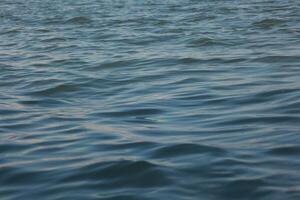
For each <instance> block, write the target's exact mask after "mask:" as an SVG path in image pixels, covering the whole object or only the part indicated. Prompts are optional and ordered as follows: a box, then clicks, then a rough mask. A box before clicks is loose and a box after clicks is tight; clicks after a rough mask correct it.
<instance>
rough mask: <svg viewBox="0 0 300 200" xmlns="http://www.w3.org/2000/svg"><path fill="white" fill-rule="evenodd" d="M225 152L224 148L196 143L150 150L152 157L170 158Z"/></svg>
mask: <svg viewBox="0 0 300 200" xmlns="http://www.w3.org/2000/svg"><path fill="white" fill-rule="evenodd" d="M210 153H211V154H220V155H222V154H225V153H226V151H225V150H224V149H221V148H218V147H213V146H206V145H198V144H174V145H169V146H166V147H160V148H159V149H157V150H155V151H154V152H152V157H154V158H166V157H168V158H170V157H178V156H189V155H192V154H210Z"/></svg>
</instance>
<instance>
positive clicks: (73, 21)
mask: <svg viewBox="0 0 300 200" xmlns="http://www.w3.org/2000/svg"><path fill="white" fill-rule="evenodd" d="M91 22H92V20H91V19H90V18H89V17H85V16H77V17H73V18H70V19H68V20H67V21H66V22H65V23H67V24H79V25H83V24H89V23H91Z"/></svg>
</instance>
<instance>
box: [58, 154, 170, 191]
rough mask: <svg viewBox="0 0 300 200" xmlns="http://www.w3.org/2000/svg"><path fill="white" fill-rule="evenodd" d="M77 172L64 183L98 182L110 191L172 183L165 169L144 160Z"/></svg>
mask: <svg viewBox="0 0 300 200" xmlns="http://www.w3.org/2000/svg"><path fill="white" fill-rule="evenodd" d="M77 170H78V173H76V170H74V172H73V174H71V175H69V176H68V177H66V178H64V180H63V182H65V181H67V182H74V181H84V180H87V181H96V182H98V183H99V184H100V185H101V186H102V187H105V188H110V189H112V188H122V187H125V188H129V187H133V188H143V187H148V188H149V187H160V186H164V185H167V184H170V183H171V180H170V178H169V177H168V173H167V171H166V170H165V169H164V168H163V167H161V166H159V165H156V164H153V163H151V162H148V161H144V160H141V161H130V160H120V161H111V162H97V163H94V164H90V165H87V166H84V167H81V168H78V169H77ZM101 182H102V183H103V184H101Z"/></svg>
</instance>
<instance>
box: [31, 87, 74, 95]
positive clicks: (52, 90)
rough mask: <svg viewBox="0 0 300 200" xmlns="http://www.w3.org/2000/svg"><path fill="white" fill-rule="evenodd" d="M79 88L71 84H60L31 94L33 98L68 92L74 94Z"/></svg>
mask: <svg viewBox="0 0 300 200" xmlns="http://www.w3.org/2000/svg"><path fill="white" fill-rule="evenodd" d="M78 90H79V88H78V87H77V86H76V85H73V84H60V85H56V86H53V87H50V88H47V89H42V90H39V91H34V92H31V93H30V95H33V96H53V95H59V94H66V93H70V92H76V91H78Z"/></svg>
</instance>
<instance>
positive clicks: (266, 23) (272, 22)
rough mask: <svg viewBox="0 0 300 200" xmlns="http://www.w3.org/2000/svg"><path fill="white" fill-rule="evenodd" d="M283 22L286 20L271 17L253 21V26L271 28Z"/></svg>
mask: <svg viewBox="0 0 300 200" xmlns="http://www.w3.org/2000/svg"><path fill="white" fill-rule="evenodd" d="M282 23H284V21H283V20H281V19H275V18H270V19H263V20H259V21H256V22H253V23H252V26H254V27H256V28H261V29H271V28H273V27H275V26H278V25H281V24H282Z"/></svg>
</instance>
